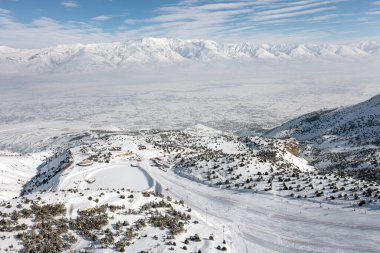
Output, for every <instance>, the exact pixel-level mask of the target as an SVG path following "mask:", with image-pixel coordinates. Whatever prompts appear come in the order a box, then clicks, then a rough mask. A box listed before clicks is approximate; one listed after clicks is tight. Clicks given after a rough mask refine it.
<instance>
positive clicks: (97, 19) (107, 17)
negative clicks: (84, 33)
mask: <svg viewBox="0 0 380 253" xmlns="http://www.w3.org/2000/svg"><path fill="white" fill-rule="evenodd" d="M110 19H112V17H111V16H106V15H101V16H97V17H93V18H92V20H96V21H107V20H110Z"/></svg>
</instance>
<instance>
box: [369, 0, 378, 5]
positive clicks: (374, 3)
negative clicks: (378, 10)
mask: <svg viewBox="0 0 380 253" xmlns="http://www.w3.org/2000/svg"><path fill="white" fill-rule="evenodd" d="M371 4H373V5H380V1H375V2H371Z"/></svg>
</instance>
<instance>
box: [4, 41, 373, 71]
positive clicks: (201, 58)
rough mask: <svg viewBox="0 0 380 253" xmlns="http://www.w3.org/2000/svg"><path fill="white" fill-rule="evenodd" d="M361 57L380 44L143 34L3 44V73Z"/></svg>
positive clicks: (369, 54)
mask: <svg viewBox="0 0 380 253" xmlns="http://www.w3.org/2000/svg"><path fill="white" fill-rule="evenodd" d="M363 56H367V57H368V56H380V43H378V42H362V43H357V44H344V45H333V44H277V45H275V44H249V43H237V44H223V43H217V42H215V41H211V40H180V39H171V38H143V39H139V40H130V41H125V42H113V43H99V44H87V45H83V44H73V45H57V46H54V47H49V48H43V49H14V48H9V47H5V46H0V72H2V73H14V72H20V71H22V72H25V71H30V72H51V71H53V72H54V71H94V70H112V69H117V68H127V67H128V66H130V65H131V64H135V63H142V64H144V63H166V64H170V63H179V62H188V61H190V62H209V61H213V60H234V61H236V60H237V61H250V60H257V59H299V58H301V59H302V58H339V57H363Z"/></svg>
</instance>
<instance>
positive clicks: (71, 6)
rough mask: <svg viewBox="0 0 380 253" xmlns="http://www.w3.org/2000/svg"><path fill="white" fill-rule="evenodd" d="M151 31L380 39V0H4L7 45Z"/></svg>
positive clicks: (233, 37)
mask: <svg viewBox="0 0 380 253" xmlns="http://www.w3.org/2000/svg"><path fill="white" fill-rule="evenodd" d="M146 36H153V37H176V38H182V39H212V40H217V41H223V42H226V41H227V42H235V41H246V42H251V43H288V42H318V43H320V42H326V43H327V42H338V43H345V42H354V41H355V42H356V41H362V40H379V39H380V1H379V0H294V1H291V0H251V1H223V0H219V1H205V0H180V1H175V0H138V1H133V0H0V45H6V46H11V47H22V48H35V47H46V46H52V45H56V44H66V43H96V42H109V41H123V40H130V39H137V38H141V37H146Z"/></svg>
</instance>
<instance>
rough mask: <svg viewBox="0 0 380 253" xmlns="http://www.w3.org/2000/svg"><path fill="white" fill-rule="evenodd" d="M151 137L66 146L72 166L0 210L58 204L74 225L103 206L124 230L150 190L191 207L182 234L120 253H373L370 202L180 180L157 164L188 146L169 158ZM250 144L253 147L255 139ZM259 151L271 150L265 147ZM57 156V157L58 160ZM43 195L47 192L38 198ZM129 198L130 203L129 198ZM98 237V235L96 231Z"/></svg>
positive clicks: (84, 244) (89, 138) (138, 242)
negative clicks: (82, 213) (26, 203)
mask: <svg viewBox="0 0 380 253" xmlns="http://www.w3.org/2000/svg"><path fill="white" fill-rule="evenodd" d="M168 133H170V132H157V133H156V134H157V135H159V136H160V135H162V136H166V135H168ZM177 134H178V136H181V135H182V136H188V138H191V139H192V140H193V141H194V142H196V143H198V144H197V145H205V144H208V145H206V147H207V146H208V148H213V149H219V148H222V149H224V150H225V152H231V153H232V154H236V155H239V154H242V152H243V150H244V148H243V146H242V145H241V144H239V143H235V141H234V140H233V139H231V136H229V135H224V134H222V133H220V132H218V131H212V129H210V128H207V127H202V126H197V127H196V128H193V129H189V130H187V131H185V132H177ZM151 135H152V134H151V133H149V132H147V133H144V132H140V133H139V134H133V133H130V134H117V132H104V133H102V134H100V133H96V132H95V133H92V134H90V135H82V136H83V137H82V139H81V141H82V144H81V145H78V146H76V147H73V148H71V156H72V158H71V159H73V163H70V164H71V165H70V166H69V167H67V168H66V169H64V170H63V171H61V172H59V173H58V174H57V175H56V176H54V177H53V178H52V179H51V180H50V182H49V183H46V184H42V185H41V186H40V187H39V188H38V189H39V190H36V191H34V192H32V193H30V194H27V195H25V196H24V197H23V198H17V199H14V200H11V201H5V202H3V203H4V204H3V206H2V207H0V210H1V211H2V212H6V213H8V212H12V210H14V209H13V207H11V208H7V206H8V205H10V206H16V204H18V203H19V201H21V203H23V202H22V201H23V200H24V199H25V198H28V199H34V200H36V199H41V201H42V202H45V203H57V202H63V203H65V207H66V209H67V213H66V217H67V218H72V219H76V218H77V217H78V212H77V211H78V210H88V208H94V207H96V206H101V205H103V204H108V205H114V206H122V205H124V207H123V208H122V209H120V210H119V211H118V209H116V210H117V211H110V212H109V213H108V216H109V217H110V218H109V219H110V220H109V224H108V225H107V226H106V227H105V228H109V229H110V230H111V231H114V230H113V229H115V226H116V223H118V221H121V222H122V221H123V220H127V221H128V223H129V224H133V223H134V222H136V220H137V219H138V218H139V217H142V218H144V219H145V218H146V217H149V216H144V215H145V214H144V213H138V214H135V215H129V214H128V215H127V213H126V212H125V211H123V210H124V209H125V210H127V209H128V208H129V209H132V210H139V209H140V208H142V206H143V205H144V204H147V203H149V202H150V201H159V200H160V199H161V197H159V196H156V197H154V196H153V197H148V198H146V197H143V196H142V195H141V193H140V191H145V190H152V191H157V192H159V193H162V194H163V195H164V196H171V197H172V198H173V199H176V200H183V205H176V204H174V203H173V202H172V203H173V206H174V207H175V208H176V209H179V210H184V211H185V212H186V209H187V206H189V207H190V208H191V209H192V211H191V213H190V214H191V217H192V218H191V222H190V223H189V224H187V225H186V229H187V232H184V233H182V234H180V235H179V236H178V237H176V239H174V240H171V241H175V242H176V246H172V245H166V243H165V242H167V241H166V240H164V239H158V240H156V239H154V238H153V236H154V235H155V236H158V238H164V236H166V235H167V234H168V232H167V231H166V230H165V229H164V230H160V229H157V228H155V227H154V226H152V225H149V224H148V225H147V226H146V227H145V228H144V229H143V230H140V232H138V235H139V236H137V237H136V238H134V239H132V240H131V241H130V242H132V243H133V244H130V245H129V246H126V248H125V249H126V252H135V251H136V252H139V251H141V250H149V249H150V251H151V252H171V250H170V248H171V247H173V249H175V250H177V251H182V249H180V248H181V247H183V246H186V247H187V250H188V251H190V252H197V251H198V250H199V249H200V250H201V251H202V252H219V250H217V246H218V245H222V246H223V245H224V246H225V247H226V250H227V252H237V253H240V252H379V244H378V240H379V238H380V222H379V221H380V210H379V208H378V207H379V205H378V204H377V202H375V203H372V204H371V205H364V206H362V207H358V206H355V207H353V206H352V201H330V200H328V199H323V200H322V199H315V198H307V199H306V198H294V197H290V196H289V195H284V194H280V191H278V190H276V189H273V190H271V191H268V192H266V191H261V190H259V191H250V190H236V189H235V190H227V189H221V188H219V187H215V186H214V187H213V186H209V185H207V184H203V183H199V182H197V181H194V180H191V179H188V178H186V177H182V176H179V175H178V174H176V173H175V171H174V170H171V169H168V168H165V167H164V166H160V165H159V164H164V162H166V161H170V160H172V158H173V157H172V155H170V154H173V155H174V156H175V155H178V154H182V153H183V154H185V153H186V152H187V151H189V150H188V149H189V148H186V147H184V148H182V149H179V150H178V149H176V150H173V152H169V153H168V151H167V150H166V148H165V147H162V149H161V148H155V147H153V146H152V145H151V144H149V143H150V142H152V140H155V138H152V140H149V138H147V137H149V136H151ZM153 135H155V134H153ZM191 135H192V137H190V136H191ZM176 136H177V135H175V134H174V135H173V137H174V138H177V137H176ZM148 140H149V142H148ZM178 141H179V140H178ZM255 141H256V142H258V141H259V139H257V140H255ZM178 143H180V142H178ZM158 144H159V143H157V145H158ZM265 145H269V146H270V143H268V144H265ZM119 147H120V149H121V150H119ZM189 147H193V149H194V150H197V149H196V146H194V145H193V144H192V142H189ZM113 149H116V151H114V150H113ZM59 157H60V156H57V159H59ZM284 157H285V159H286V160H287V161H293V162H294V164H295V165H296V166H298V167H300V168H302V169H304V170H305V171H306V170H307V171H313V170H314V168H312V167H311V166H308V165H307V164H306V162H305V160H303V159H302V158H295V157H294V156H292V155H291V154H290V153H285V155H284ZM152 159H153V160H152ZM88 160H91V161H92V163H87V165H88V166H81V165H80V164H83V163H82V162H83V161H88ZM154 161H157V162H154ZM52 162H54V160H52ZM90 179H94V181H91V180H90ZM301 179H302V178H301ZM330 179H332V178H330ZM89 180H90V181H89ZM301 181H302V180H300V182H301ZM330 181H331V180H330ZM347 187H349V186H347ZM44 189H45V190H48V192H47V193H44V191H42V192H41V190H44ZM130 194H132V195H133V196H134V197H132V198H130V197H129V196H130ZM122 196H123V197H122ZM8 203H9V204H8ZM90 210H91V209H90ZM160 210H161V209H160ZM162 210H164V209H162ZM107 212H108V211H107ZM148 220H149V219H148ZM148 220H147V221H148ZM195 221H196V222H195ZM104 231H105V230H104ZM120 231H124V230H123V229H121V230H120ZM120 231H119V234H118V233H117V232H116V231H115V232H114V237H115V238H116V239H117V240H123V239H122V238H123V236H122V235H123V233H124V232H122V233H121V234H120ZM99 233H100V235H102V236H103V235H104V234H103V233H102V232H99ZM195 233H196V234H198V235H199V236H200V237H201V238H202V240H201V242H192V241H190V242H189V244H185V243H184V241H185V239H186V238H189V236H190V235H194V234H195ZM210 234H214V236H215V240H209V239H208V237H209V235H210ZM0 235H4V236H5V237H4V238H5V239H3V240H2V244H1V248H2V249H5V248H8V247H9V245H10V244H13V245H17V243H16V242H15V239H12V238H13V237H12V236H10V234H9V233H7V232H0ZM144 235H148V236H147V237H145V236H144ZM76 238H77V239H78V241H77V242H76V243H75V244H73V246H72V247H71V248H72V249H76V250H79V249H84V248H88V247H90V245H91V242H89V241H88V240H85V239H83V237H81V236H79V235H76ZM223 238H224V239H225V240H226V243H225V244H223V243H222V241H223ZM363 242H365V243H363ZM96 245H97V244H96ZM111 245H113V244H111ZM19 247H20V245H17V246H16V247H15V248H16V249H18V248H19ZM8 249H9V248H8ZM117 250H118V248H117V247H116V246H115V247H114V246H111V247H110V248H109V249H100V248H98V249H97V250H96V252H113V251H117Z"/></svg>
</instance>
